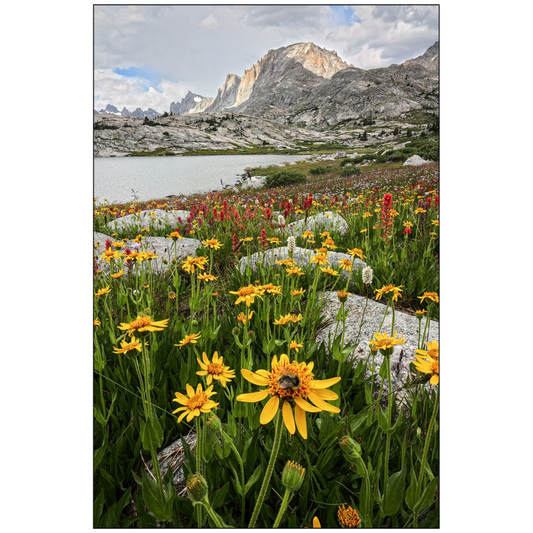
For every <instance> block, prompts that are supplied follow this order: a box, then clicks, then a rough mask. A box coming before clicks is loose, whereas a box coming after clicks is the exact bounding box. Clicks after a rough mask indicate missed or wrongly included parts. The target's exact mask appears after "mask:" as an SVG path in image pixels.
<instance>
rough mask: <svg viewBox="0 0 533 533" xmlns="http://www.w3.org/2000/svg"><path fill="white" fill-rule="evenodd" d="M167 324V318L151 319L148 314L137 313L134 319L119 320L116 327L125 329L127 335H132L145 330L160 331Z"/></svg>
mask: <svg viewBox="0 0 533 533" xmlns="http://www.w3.org/2000/svg"><path fill="white" fill-rule="evenodd" d="M167 326H168V318H165V319H163V320H157V321H156V320H152V318H151V317H150V316H149V315H144V316H140V315H138V316H137V318H136V319H135V320H132V321H131V322H129V323H128V322H121V323H120V326H117V327H118V329H121V330H122V331H126V333H127V334H128V335H133V333H135V332H137V333H144V332H145V331H162V330H163V328H166V327H167Z"/></svg>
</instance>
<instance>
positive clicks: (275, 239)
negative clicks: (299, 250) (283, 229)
mask: <svg viewBox="0 0 533 533" xmlns="http://www.w3.org/2000/svg"><path fill="white" fill-rule="evenodd" d="M267 241H268V242H269V243H270V244H281V241H280V240H279V239H278V238H277V237H271V238H270V239H267Z"/></svg>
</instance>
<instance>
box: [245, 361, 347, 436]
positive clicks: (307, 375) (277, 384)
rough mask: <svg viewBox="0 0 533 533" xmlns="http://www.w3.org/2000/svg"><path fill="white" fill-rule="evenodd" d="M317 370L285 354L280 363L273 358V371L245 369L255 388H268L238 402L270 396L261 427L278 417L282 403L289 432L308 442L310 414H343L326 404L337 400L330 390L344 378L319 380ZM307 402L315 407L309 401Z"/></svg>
mask: <svg viewBox="0 0 533 533" xmlns="http://www.w3.org/2000/svg"><path fill="white" fill-rule="evenodd" d="M313 368H314V363H312V362H311V363H305V362H302V363H298V362H297V361H295V360H293V361H292V362H291V361H290V360H289V358H288V356H287V355H286V354H282V355H281V356H280V358H279V360H278V357H277V355H275V356H274V357H273V358H272V364H271V370H270V371H268V370H263V369H260V370H258V371H257V372H252V371H250V370H247V369H245V368H243V369H242V370H241V373H242V375H243V376H244V378H245V379H247V380H248V381H249V382H250V383H253V384H254V385H260V386H264V387H266V388H265V389H263V390H261V391H259V392H252V393H248V394H240V395H239V396H237V400H238V401H240V402H252V403H253V402H259V401H261V400H264V399H265V398H267V397H268V396H269V395H270V396H271V398H270V400H269V401H268V402H267V403H266V404H265V406H264V407H263V410H262V411H261V416H260V418H259V421H260V422H261V424H268V423H269V422H270V421H271V420H272V419H273V418H274V416H276V413H277V412H278V409H279V407H280V404H281V412H282V416H283V422H284V424H285V427H286V428H287V430H288V431H289V433H291V434H292V435H294V433H295V431H296V428H298V432H299V433H300V435H301V436H302V437H303V438H304V439H307V421H306V418H305V413H306V412H309V413H318V412H320V411H327V412H329V413H339V412H340V409H339V408H338V407H335V406H333V405H330V404H329V403H327V402H326V400H337V399H338V395H337V394H336V393H334V392H333V391H329V390H326V389H327V388H328V387H331V386H332V385H335V383H338V382H339V381H340V379H341V378H340V377H334V378H330V379H325V380H315V379H314V374H313V372H312V370H313ZM307 399H308V400H310V401H311V402H312V403H313V404H314V405H312V404H310V403H309V402H308V401H306V400H307ZM293 406H294V414H293ZM295 422H296V423H295Z"/></svg>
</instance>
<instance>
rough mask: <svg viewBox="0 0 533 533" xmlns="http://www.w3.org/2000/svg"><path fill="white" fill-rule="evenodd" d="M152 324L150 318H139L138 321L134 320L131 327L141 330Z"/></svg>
mask: <svg viewBox="0 0 533 533" xmlns="http://www.w3.org/2000/svg"><path fill="white" fill-rule="evenodd" d="M151 323H152V319H151V318H150V317H149V316H141V317H139V318H137V319H136V320H134V321H133V322H132V323H131V324H130V327H131V329H139V328H142V327H144V326H149V325H150V324H151Z"/></svg>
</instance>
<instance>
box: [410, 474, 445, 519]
mask: <svg viewBox="0 0 533 533" xmlns="http://www.w3.org/2000/svg"><path fill="white" fill-rule="evenodd" d="M438 483H439V478H438V477H434V478H433V479H432V480H431V481H430V482H429V483H428V484H427V486H426V488H425V489H424V492H423V493H422V496H421V498H420V499H419V500H418V502H417V503H416V505H415V507H414V509H413V511H421V510H422V509H425V508H426V507H427V506H428V505H429V504H430V503H431V502H432V501H433V497H434V496H435V491H436V490H437V485H438Z"/></svg>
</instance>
